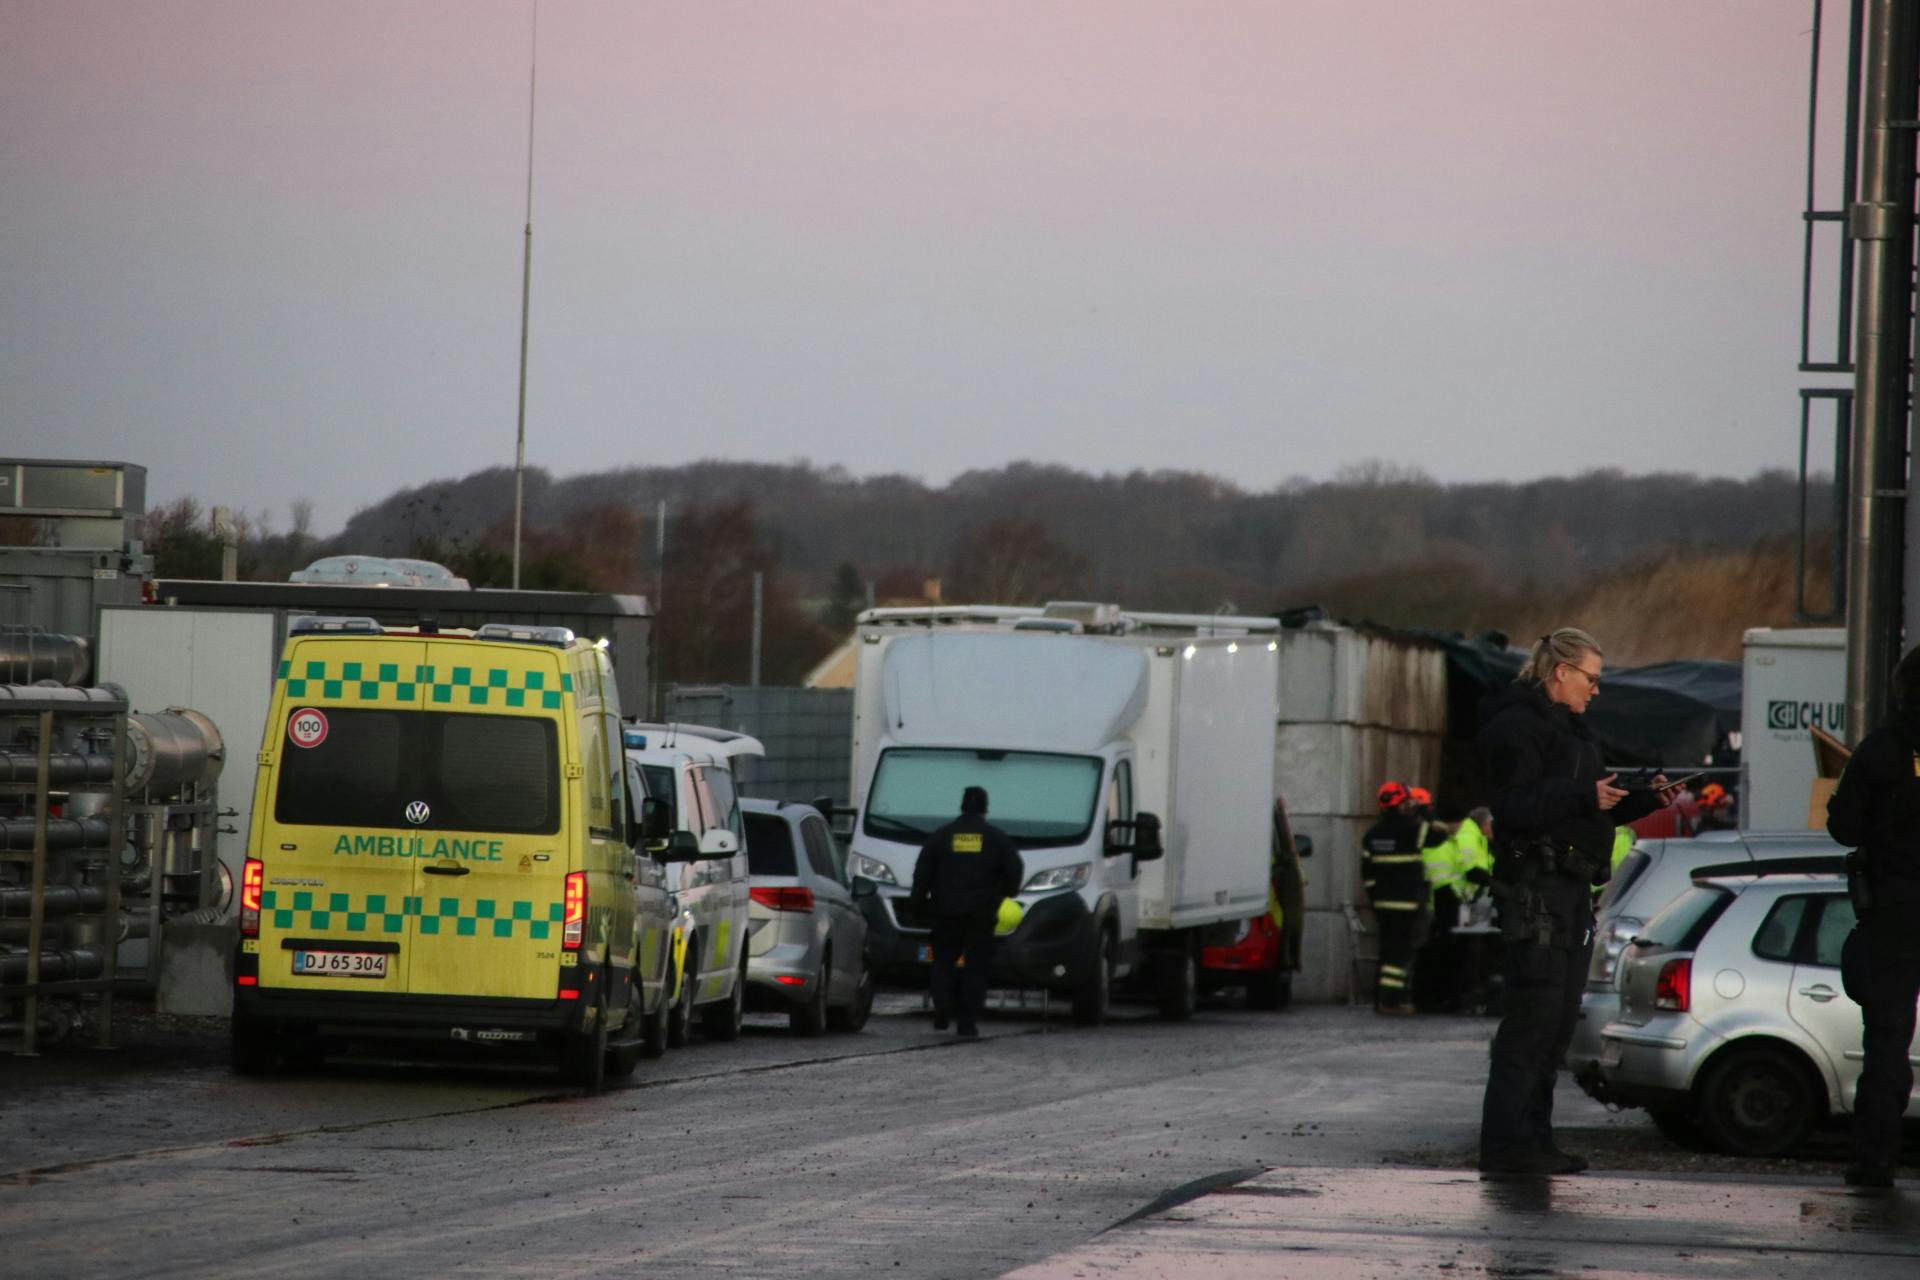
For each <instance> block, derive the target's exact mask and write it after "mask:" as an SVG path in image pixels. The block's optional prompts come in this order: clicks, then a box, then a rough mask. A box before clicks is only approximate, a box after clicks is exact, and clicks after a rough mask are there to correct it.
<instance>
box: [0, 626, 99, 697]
mask: <svg viewBox="0 0 1920 1280" xmlns="http://www.w3.org/2000/svg"><path fill="white" fill-rule="evenodd" d="M91 666H92V655H91V654H90V653H89V652H88V645H87V642H86V640H85V639H83V638H82V637H80V636H67V635H60V634H58V633H56V632H52V631H37V630H34V629H33V628H31V627H4V628H0V684H34V683H36V682H38V681H41V680H52V681H55V682H57V683H59V684H63V685H74V684H84V683H85V682H86V679H87V670H88V668H89V667H91Z"/></svg>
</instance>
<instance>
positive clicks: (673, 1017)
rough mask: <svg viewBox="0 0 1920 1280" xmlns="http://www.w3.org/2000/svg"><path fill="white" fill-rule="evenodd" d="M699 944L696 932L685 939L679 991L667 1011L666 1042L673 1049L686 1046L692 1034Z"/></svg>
mask: <svg viewBox="0 0 1920 1280" xmlns="http://www.w3.org/2000/svg"><path fill="white" fill-rule="evenodd" d="M699 945H700V936H699V935H698V934H695V935H694V936H693V937H692V938H689V939H688V940H687V959H686V963H685V967H684V968H682V969H681V971H680V991H679V994H678V995H676V996H674V998H673V1008H672V1009H671V1010H669V1011H668V1013H667V1044H668V1045H670V1046H671V1047H673V1048H675V1049H684V1048H686V1047H687V1039H688V1037H689V1036H691V1035H692V1034H693V992H694V988H696V987H698V986H699V985H700V974H699V972H698V967H699V963H700V962H699V960H698V958H697V957H698V956H699V955H700V952H699V951H698V950H697V948H698V947H699Z"/></svg>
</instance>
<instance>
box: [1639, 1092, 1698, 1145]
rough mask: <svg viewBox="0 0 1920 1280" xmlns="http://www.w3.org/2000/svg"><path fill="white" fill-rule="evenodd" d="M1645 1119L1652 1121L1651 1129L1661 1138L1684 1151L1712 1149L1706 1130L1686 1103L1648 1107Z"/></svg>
mask: <svg viewBox="0 0 1920 1280" xmlns="http://www.w3.org/2000/svg"><path fill="white" fill-rule="evenodd" d="M1647 1117H1648V1119H1650V1120H1652V1121H1653V1127H1654V1128H1656V1129H1658V1130H1659V1131H1660V1136H1661V1137H1663V1138H1665V1139H1666V1140H1667V1141H1669V1142H1671V1143H1673V1145H1675V1146H1676V1147H1679V1148H1681V1149H1682V1150H1684V1151H1709V1150H1711V1149H1712V1148H1713V1143H1712V1141H1711V1140H1709V1139H1708V1137H1707V1134H1706V1130H1704V1129H1702V1128H1701V1127H1700V1119H1699V1117H1698V1116H1696V1115H1694V1113H1693V1108H1692V1107H1691V1106H1690V1105H1688V1104H1686V1103H1675V1104H1669V1105H1666V1106H1659V1107H1648V1108H1647Z"/></svg>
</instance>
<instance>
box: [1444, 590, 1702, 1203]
mask: <svg viewBox="0 0 1920 1280" xmlns="http://www.w3.org/2000/svg"><path fill="white" fill-rule="evenodd" d="M1600 671H1601V653H1600V645H1599V643H1598V642H1597V641H1595V640H1594V638H1593V637H1592V636H1590V635H1588V634H1587V633H1586V632H1584V631H1581V630H1578V629H1576V628H1573V627H1562V628H1561V629H1559V630H1558V631H1555V632H1553V633H1552V634H1550V635H1545V636H1542V637H1540V640H1539V643H1537V644H1535V645H1534V646H1533V651H1532V653H1530V654H1529V655H1528V658H1527V664H1526V666H1525V667H1523V668H1522V669H1521V672H1520V676H1519V678H1518V679H1517V680H1516V681H1515V682H1514V683H1513V684H1512V685H1510V686H1508V687H1507V688H1505V689H1502V690H1500V691H1498V692H1496V693H1494V694H1493V695H1492V696H1491V697H1489V698H1488V699H1487V701H1486V702H1485V703H1484V704H1483V705H1482V707H1481V710H1480V732H1479V735H1478V737H1477V739H1476V742H1475V745H1476V746H1477V748H1478V750H1479V754H1480V764H1481V768H1482V771H1483V781H1484V783H1485V784H1486V787H1487V795H1488V805H1489V807H1490V808H1491V809H1492V810H1493V830H1494V849H1493V854H1494V873H1493V875H1494V884H1493V893H1494V899H1495V902H1496V903H1497V904H1498V909H1499V915H1500V927H1501V933H1502V935H1503V936H1504V937H1505V939H1506V957H1505V961H1506V982H1507V985H1506V1012H1505V1016H1504V1017H1503V1018H1502V1020H1501V1022H1500V1029H1499V1030H1498V1031H1497V1032H1495V1034H1494V1038H1493V1048H1492V1054H1491V1061H1490V1063H1489V1066H1488V1071H1487V1092H1486V1099H1485V1102H1484V1103H1483V1104H1482V1108H1481V1115H1480V1168H1481V1171H1482V1172H1485V1173H1492V1174H1530V1175H1539V1174H1557V1173H1578V1172H1580V1171H1581V1170H1582V1169H1585V1168H1586V1167H1587V1162H1586V1160H1585V1159H1584V1158H1582V1157H1580V1156H1575V1155H1568V1154H1567V1153H1566V1152H1564V1151H1562V1150H1560V1149H1559V1147H1558V1146H1557V1145H1556V1144H1555V1143H1554V1140H1553V1090H1554V1086H1555V1084H1556V1083H1557V1080H1558V1076H1559V1069H1560V1061H1561V1059H1562V1058H1564V1057H1565V1056H1566V1052H1567V1045H1568V1044H1569V1043H1570V1042H1571V1040H1572V1039H1573V1028H1574V1022H1575V1020H1576V1019H1577V1018H1578V1016H1579V1012H1580V993H1581V990H1582V988H1583V987H1584V986H1585V984H1586V976H1587V962H1588V959H1589V957H1590V956H1591V954H1592V950H1593V889H1592V886H1594V885H1597V884H1604V883H1606V881H1607V879H1608V878H1609V877H1610V876H1611V874H1612V856H1611V855H1612V849H1613V829H1614V828H1615V827H1616V826H1620V825H1624V824H1626V823H1628V822H1632V821H1633V820H1635V819H1636V818H1641V817H1644V816H1646V815H1647V814H1649V813H1652V812H1653V811H1654V810H1655V809H1658V808H1660V807H1661V806H1662V805H1664V804H1666V803H1668V802H1669V800H1670V792H1669V790H1668V789H1666V778H1665V776H1664V775H1663V776H1660V777H1657V778H1655V779H1654V780H1653V786H1652V788H1651V789H1643V790H1636V791H1629V790H1627V789H1626V788H1623V787H1618V786H1615V785H1614V783H1615V781H1616V780H1617V779H1616V775H1614V774H1610V773H1606V772H1605V771H1604V770H1603V768H1602V765H1601V759H1600V748H1599V744H1598V743H1596V742H1595V741H1594V740H1593V738H1592V737H1591V736H1590V734H1589V733H1588V731H1587V728H1586V726H1585V724H1584V723H1583V722H1582V721H1581V719H1580V717H1581V715H1582V713H1584V712H1585V711H1586V709H1587V704H1588V703H1589V702H1591V701H1592V700H1593V697H1594V695H1595V694H1597V693H1598V692H1599V689H1600Z"/></svg>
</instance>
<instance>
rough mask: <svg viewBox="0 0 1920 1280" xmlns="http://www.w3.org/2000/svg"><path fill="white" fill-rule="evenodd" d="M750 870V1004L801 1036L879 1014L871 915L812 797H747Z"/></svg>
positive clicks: (846, 1027)
mask: <svg viewBox="0 0 1920 1280" xmlns="http://www.w3.org/2000/svg"><path fill="white" fill-rule="evenodd" d="M741 811H742V814H743V816H744V817H745V818H746V824H747V865H748V868H749V871H750V884H751V889H750V891H749V899H750V901H749V905H748V908H747V930H748V934H747V938H748V941H747V1003H748V1007H750V1008H754V1009H762V1010H766V1009H771V1010H779V1011H784V1012H785V1013H786V1015H787V1022H788V1024H789V1025H790V1026H791V1027H792V1028H793V1029H794V1031H796V1032H798V1033H799V1034H801V1035H806V1036H813V1035H819V1034H820V1033H821V1032H822V1031H824V1030H826V1029H827V1028H828V1027H832V1028H833V1029H834V1030H835V1031H858V1030H860V1029H861V1028H862V1027H864V1026H866V1025H867V1018H868V1016H869V1015H870V1014H871V1013H872V1012H873V969H872V967H871V966H870V965H869V964H868V963H867V921H866V917H865V916H863V915H861V914H860V907H859V904H858V903H856V902H855V901H854V898H855V897H856V896H862V890H861V889H859V888H856V887H855V886H864V892H865V893H871V892H873V882H872V881H870V880H853V881H849V879H848V876H847V870H846V860H845V858H844V857H843V856H842V854H841V851H840V849H839V848H838V846H836V845H835V844H834V840H833V833H832V831H831V830H830V829H829V828H828V826H827V819H826V817H825V816H824V815H823V814H822V813H821V812H820V810H819V809H818V808H816V807H815V806H813V805H810V804H791V803H780V802H778V801H773V800H743V801H741Z"/></svg>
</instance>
